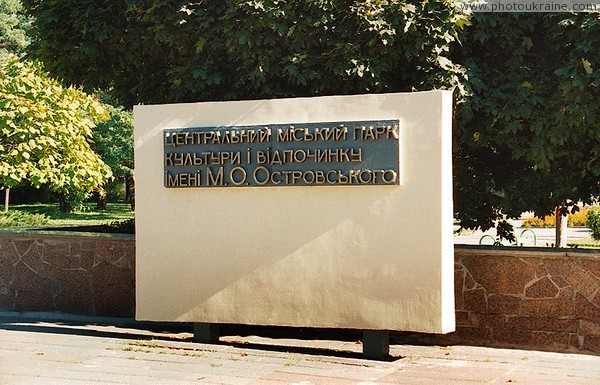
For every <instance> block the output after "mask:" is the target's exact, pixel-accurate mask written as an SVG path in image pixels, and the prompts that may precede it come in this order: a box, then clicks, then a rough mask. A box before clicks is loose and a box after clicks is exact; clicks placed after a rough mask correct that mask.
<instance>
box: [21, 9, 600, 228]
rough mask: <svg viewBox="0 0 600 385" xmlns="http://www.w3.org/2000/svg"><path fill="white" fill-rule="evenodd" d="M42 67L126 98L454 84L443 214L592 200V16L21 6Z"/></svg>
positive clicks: (492, 220)
mask: <svg viewBox="0 0 600 385" xmlns="http://www.w3.org/2000/svg"><path fill="white" fill-rule="evenodd" d="M26 4H27V5H28V9H29V11H30V12H31V14H32V15H34V16H35V18H36V28H37V31H38V33H39V34H38V35H37V39H36V43H35V47H36V49H35V52H36V53H37V55H39V57H40V58H42V59H43V60H45V61H47V64H49V68H51V70H52V73H53V74H55V75H57V76H59V77H61V78H64V79H67V80H68V81H70V82H73V83H81V84H84V85H85V86H86V87H88V89H91V88H95V87H96V88H98V87H100V88H110V89H111V90H113V92H114V95H116V96H117V97H118V98H119V100H120V101H122V102H123V103H127V104H135V103H157V102H187V101H206V100H228V99H256V98H271V97H291V96H312V95H325V94H353V93H376V92H399V91H412V90H428V89H434V88H452V87H455V88H456V90H457V91H456V96H457V97H456V102H457V103H456V119H455V127H456V128H455V135H454V137H455V145H454V154H455V163H454V164H455V209H456V210H455V211H456V217H457V218H458V219H459V220H460V221H461V224H462V226H464V227H468V228H483V229H488V228H490V227H493V226H495V225H497V226H498V230H499V234H500V235H501V236H504V237H510V236H511V231H512V228H511V226H510V225H508V223H507V222H506V221H503V220H502V219H503V218H505V216H506V217H518V216H519V215H520V214H521V213H522V212H523V211H529V210H534V211H536V212H537V213H538V214H546V213H550V212H552V211H553V210H554V209H555V207H560V210H562V212H565V211H566V210H567V209H568V208H569V207H570V206H571V205H572V204H573V203H574V202H577V201H584V202H589V201H590V200H591V199H592V198H591V197H593V196H598V195H600V193H599V191H598V190H599V187H598V180H599V176H600V175H599V173H600V167H599V165H598V161H599V159H600V145H599V144H598V143H599V142H600V141H599V140H598V139H599V137H598V121H599V119H598V113H599V107H598V103H597V100H599V98H598V96H599V95H598V84H599V82H598V80H599V79H598V76H599V75H598V74H599V73H600V72H599V69H598V68H597V67H598V63H600V57H599V55H600V46H599V41H600V30H599V28H600V26H599V25H600V22H599V20H598V14H597V13H587V14H584V13H581V14H568V13H565V14H540V13H530V14H514V13H512V14H506V13H505V14H491V13H478V14H474V15H472V16H467V15H465V14H460V13H457V11H456V10H455V8H454V7H453V5H452V3H451V2H450V1H445V0H435V1H424V2H418V1H414V0H408V1H395V0H387V1H385V0H371V1H366V0H363V1H360V0H354V1H352V0H312V1H307V0H305V1H293V2H292V1H283V0H262V1H261V0H253V1H243V2H241V1H234V0H223V1H218V2H217V1H213V2H209V1H206V2H189V1H160V0H143V1H142V0H130V1H124V0H120V1H119V0H115V1H112V2H95V1H91V0H88V1H76V0H64V1H58V0H27V1H26Z"/></svg>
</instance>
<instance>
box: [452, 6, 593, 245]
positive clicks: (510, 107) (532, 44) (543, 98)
mask: <svg viewBox="0 0 600 385" xmlns="http://www.w3.org/2000/svg"><path fill="white" fill-rule="evenodd" d="M472 23H473V24H472V27H471V28H470V29H469V30H468V31H467V33H466V34H465V36H464V37H463V49H462V50H461V52H460V54H461V55H462V59H457V60H460V61H463V62H464V65H465V67H466V68H467V71H468V77H469V83H468V88H469V91H470V92H471V93H472V96H471V97H470V98H467V99H466V102H465V103H464V104H462V105H461V106H459V109H458V113H457V115H458V119H457V125H456V126H457V130H456V136H455V138H456V146H455V158H456V159H455V173H456V175H457V178H455V182H456V183H455V205H456V211H457V217H459V218H460V219H461V224H462V225H463V226H464V227H468V228H477V227H481V228H484V229H486V228H489V227H491V226H493V224H494V221H495V220H501V219H502V218H503V216H504V215H506V216H508V217H513V218H515V217H518V216H519V215H520V214H521V213H522V212H524V211H529V210H533V211H535V212H536V213H537V214H538V215H546V214H550V213H552V212H553V211H554V210H555V208H556V207H559V208H560V210H561V212H562V213H563V214H564V213H566V211H567V210H568V209H569V208H570V207H571V206H572V205H574V203H575V202H578V201H583V202H584V203H591V202H592V200H593V197H597V196H599V195H600V189H599V184H598V181H599V180H600V115H599V113H600V107H599V106H598V102H597V101H598V100H599V98H600V94H599V88H598V85H600V82H599V81H600V77H599V76H600V75H599V74H600V72H598V68H594V67H598V64H599V63H600V19H599V16H598V14H583V13H582V14H538V13H530V14H514V13H513V14H476V15H474V17H473V19H472ZM498 230H499V234H500V235H501V236H503V237H507V238H510V236H511V234H510V231H511V230H512V228H511V227H510V226H508V225H507V224H506V222H503V221H500V226H499V228H498Z"/></svg>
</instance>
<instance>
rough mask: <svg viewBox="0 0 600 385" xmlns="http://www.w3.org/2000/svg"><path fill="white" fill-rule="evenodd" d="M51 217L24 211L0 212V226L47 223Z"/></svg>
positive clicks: (40, 224) (25, 225)
mask: <svg viewBox="0 0 600 385" xmlns="http://www.w3.org/2000/svg"><path fill="white" fill-rule="evenodd" d="M49 222H50V219H49V218H48V217H47V216H45V215H44V214H30V213H26V212H23V211H8V212H3V213H0V227H33V226H43V225H47V224H48V223H49Z"/></svg>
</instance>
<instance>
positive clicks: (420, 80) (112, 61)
mask: <svg viewBox="0 0 600 385" xmlns="http://www.w3.org/2000/svg"><path fill="white" fill-rule="evenodd" d="M25 3H26V4H27V6H28V8H29V11H30V12H31V14H32V15H34V16H35V18H36V26H37V30H38V32H39V34H38V39H37V42H36V47H37V49H36V52H37V54H38V55H39V57H40V58H41V59H42V60H44V62H45V63H46V64H47V65H48V67H49V68H50V70H51V72H52V73H53V74H55V75H56V76H58V77H61V78H64V79H67V80H68V81H70V82H73V83H81V84H84V85H85V86H86V87H88V88H90V89H91V88H103V89H108V88H110V89H111V90H113V92H114V94H116V95H117V96H118V97H119V99H120V100H121V101H122V102H124V103H131V104H134V103H139V102H145V103H151V102H152V103H156V102H176V101H205V100H226V99H255V98H270V97H286V96H311V95H322V94H352V93H365V92H388V91H411V90H429V89H432V88H451V87H454V86H456V87H459V88H461V87H462V80H463V69H462V68H461V67H460V66H457V65H456V64H455V63H453V62H452V60H451V59H450V45H451V44H452V43H453V42H455V41H456V39H457V37H458V34H459V33H460V30H461V29H462V28H463V27H464V26H465V25H467V24H468V21H467V18H466V17H465V16H464V15H461V14H457V13H456V11H455V10H454V8H453V6H452V4H451V2H450V1H448V0H436V1H428V2H420V1H414V0H413V1H410V2H406V1H397V0H387V1H386V0H369V1H366V0H363V1H341V0H318V1H315V0H310V1H309V0H302V1H293V2H292V1H283V0H263V1H238V0H223V1H205V2H187V1H159V0H155V1H147V0H130V1H124V0H115V1H111V2H95V1H80V0H29V1H25Z"/></svg>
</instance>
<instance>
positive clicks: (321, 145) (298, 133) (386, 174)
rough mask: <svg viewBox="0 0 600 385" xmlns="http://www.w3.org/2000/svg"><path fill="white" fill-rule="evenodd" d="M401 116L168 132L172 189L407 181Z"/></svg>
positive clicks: (168, 170) (168, 173)
mask: <svg viewBox="0 0 600 385" xmlns="http://www.w3.org/2000/svg"><path fill="white" fill-rule="evenodd" d="M399 130H400V121H399V120H377V121H353V122H332V123H307V124H271V125H257V126H223V127H194V128H175V129H166V130H164V156H165V159H164V165H165V180H164V184H165V187H167V188H183V187H235V186H238V187H241V186H339V185H398V184H399V167H400V165H399V158H400V157H399V151H400V150H399Z"/></svg>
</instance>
